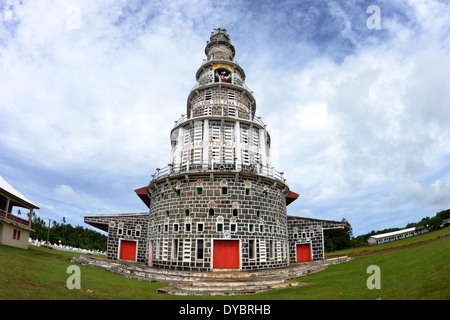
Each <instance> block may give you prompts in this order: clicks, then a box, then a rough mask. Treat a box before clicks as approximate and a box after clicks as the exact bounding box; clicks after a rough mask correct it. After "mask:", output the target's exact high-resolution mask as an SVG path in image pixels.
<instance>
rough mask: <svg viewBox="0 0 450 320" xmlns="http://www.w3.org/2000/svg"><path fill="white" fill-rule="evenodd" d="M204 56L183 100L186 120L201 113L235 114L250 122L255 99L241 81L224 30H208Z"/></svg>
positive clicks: (243, 79)
mask: <svg viewBox="0 0 450 320" xmlns="http://www.w3.org/2000/svg"><path fill="white" fill-rule="evenodd" d="M205 54H206V59H204V60H203V62H202V64H201V66H200V68H199V69H198V70H197V72H196V75H195V79H196V81H197V83H196V84H195V86H194V88H193V89H192V90H191V92H190V94H189V96H188V99H187V113H186V119H191V118H196V117H202V116H223V117H233V118H234V117H237V118H241V119H243V120H249V121H253V120H254V117H255V111H256V101H255V98H254V97H253V93H252V91H250V89H249V88H248V87H247V86H246V84H245V72H244V70H243V69H242V67H241V66H240V65H239V64H238V63H237V62H236V59H235V49H234V46H233V45H232V44H231V42H230V37H229V35H228V34H227V32H226V30H225V29H222V28H217V29H214V31H213V32H212V33H211V36H210V39H209V41H207V42H206V47H205Z"/></svg>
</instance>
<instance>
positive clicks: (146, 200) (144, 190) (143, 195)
mask: <svg viewBox="0 0 450 320" xmlns="http://www.w3.org/2000/svg"><path fill="white" fill-rule="evenodd" d="M134 192H136V194H137V195H138V197H139V198H141V200H142V202H144V203H145V205H146V206H147V208H150V198H149V197H148V195H147V187H142V188H139V189H136V190H134Z"/></svg>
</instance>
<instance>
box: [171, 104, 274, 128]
mask: <svg viewBox="0 0 450 320" xmlns="http://www.w3.org/2000/svg"><path fill="white" fill-rule="evenodd" d="M203 117H205V118H213V117H218V118H229V119H232V120H243V121H249V122H253V123H256V124H258V125H260V126H261V127H263V128H265V127H266V124H265V123H264V122H263V121H262V119H261V117H256V116H255V117H254V118H253V120H252V119H246V118H242V117H239V116H237V112H236V115H235V116H230V115H225V114H224V112H223V108H222V114H221V115H207V114H204V115H197V116H194V115H193V114H192V111H191V116H190V117H189V118H188V117H187V115H185V114H182V115H181V117H180V118H179V119H178V120H176V121H175V126H174V127H177V126H178V125H180V124H181V123H183V122H185V121H187V120H188V119H191V120H192V119H194V118H195V119H200V118H203ZM249 117H251V114H250V115H249Z"/></svg>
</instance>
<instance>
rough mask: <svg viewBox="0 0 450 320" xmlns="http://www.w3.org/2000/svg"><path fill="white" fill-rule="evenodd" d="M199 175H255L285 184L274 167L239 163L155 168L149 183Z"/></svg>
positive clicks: (281, 175)
mask: <svg viewBox="0 0 450 320" xmlns="http://www.w3.org/2000/svg"><path fill="white" fill-rule="evenodd" d="M199 172H200V173H201V172H230V173H236V172H242V173H251V174H255V175H261V176H265V177H269V178H272V179H275V180H279V181H281V182H283V183H285V182H286V179H285V178H284V172H279V171H277V170H275V168H274V167H269V166H263V165H261V164H255V165H244V164H240V163H208V162H203V163H189V164H178V165H177V164H171V163H169V164H168V165H167V166H166V167H163V168H156V172H155V173H154V174H152V175H151V180H150V183H152V182H153V181H156V180H159V179H161V178H165V177H170V176H173V175H177V174H183V173H199Z"/></svg>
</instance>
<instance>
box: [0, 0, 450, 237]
mask: <svg viewBox="0 0 450 320" xmlns="http://www.w3.org/2000/svg"><path fill="white" fill-rule="evenodd" d="M371 5H375V6H376V8H378V9H379V11H378V10H372V9H369V10H368V8H369V7H370V6H371ZM448 21H450V6H449V4H448V2H447V1H375V0H373V1H356V0H355V1H319V0H314V1H227V0H221V1H207V0H204V1H188V0H186V1H168V0H161V1H107V0H104V1H103V0H102V1H101V0H98V1H90V0H85V1H76V0H73V1H71V0H67V1H63V0H54V1H47V0H32V1H25V0H24V1H13V0H1V1H0V175H1V176H3V178H5V179H6V180H7V181H8V182H9V183H10V184H12V185H13V186H14V187H16V188H17V189H18V190H19V191H21V192H22V193H23V194H25V195H26V196H27V197H28V198H29V199H31V200H32V201H33V202H35V203H37V204H38V205H39V207H40V210H38V211H37V214H38V216H40V217H42V218H44V219H48V218H50V219H55V220H57V221H58V222H60V221H61V219H62V217H65V218H66V220H67V221H68V223H71V224H72V225H83V226H87V225H85V224H84V223H83V219H82V218H81V217H80V215H82V214H101V213H124V212H142V211H145V209H146V207H145V205H144V204H143V203H142V202H141V200H140V199H139V198H138V197H137V196H136V194H135V193H134V189H137V188H140V187H143V186H145V185H147V184H148V182H149V179H150V175H151V174H152V173H153V172H154V170H155V168H157V167H163V166H165V165H167V163H168V161H169V156H170V139H169V133H170V130H171V128H172V127H173V125H174V121H175V120H177V119H178V118H179V117H180V115H181V114H183V113H185V112H186V99H187V96H188V94H189V91H190V89H191V88H192V87H193V86H194V84H195V72H196V71H197V68H198V67H199V66H200V64H201V62H202V59H203V58H205V56H204V47H205V44H206V40H208V39H209V35H210V33H211V31H212V30H213V28H217V27H222V28H226V29H227V30H228V33H229V35H230V37H231V41H232V43H233V44H234V46H235V48H236V59H237V61H238V62H239V64H240V65H241V66H242V67H243V68H244V70H245V71H246V74H247V80H246V83H247V85H248V86H249V87H250V88H251V89H252V90H253V91H254V96H255V98H256V100H257V115H259V116H261V117H262V119H263V121H264V122H265V123H266V124H267V125H268V130H269V132H270V134H271V136H272V143H273V144H272V161H273V164H274V165H275V166H276V167H277V168H279V171H283V172H285V176H286V178H287V182H288V184H289V186H290V188H291V190H292V191H295V192H297V193H299V194H300V198H299V199H298V200H297V201H295V202H294V203H292V204H291V205H290V206H289V207H288V214H290V215H300V216H306V217H314V218H319V219H331V220H341V219H342V218H345V219H347V220H348V221H349V222H350V224H351V225H352V227H353V231H354V235H355V236H356V235H359V234H362V233H366V232H370V231H371V230H380V229H384V228H388V227H404V226H406V224H407V223H409V222H417V221H419V220H420V219H421V218H422V217H425V216H433V215H434V214H435V213H436V212H438V211H441V210H444V209H448V208H450V81H449V80H448V78H449V77H450V59H449V56H450V55H449V53H450V25H449V23H448Z"/></svg>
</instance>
